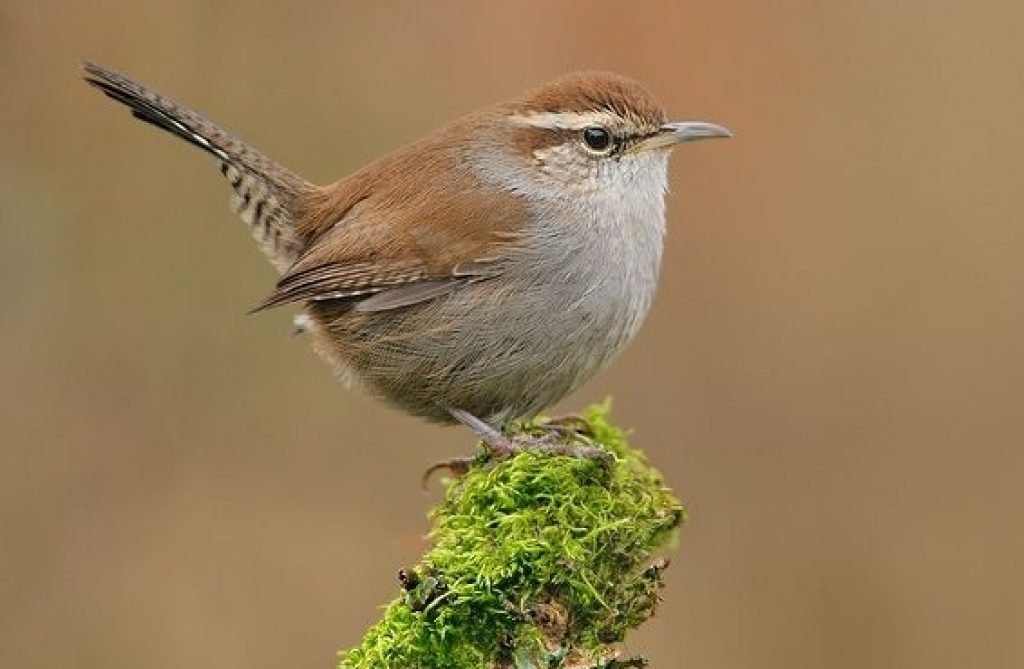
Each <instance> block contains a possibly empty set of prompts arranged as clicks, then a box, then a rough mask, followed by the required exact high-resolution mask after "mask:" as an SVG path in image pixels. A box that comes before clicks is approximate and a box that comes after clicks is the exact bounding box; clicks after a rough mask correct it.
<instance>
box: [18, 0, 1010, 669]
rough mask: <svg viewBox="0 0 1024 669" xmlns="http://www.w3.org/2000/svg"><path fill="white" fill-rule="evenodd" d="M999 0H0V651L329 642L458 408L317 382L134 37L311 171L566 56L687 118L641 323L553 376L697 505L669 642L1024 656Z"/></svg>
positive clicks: (224, 194)
mask: <svg viewBox="0 0 1024 669" xmlns="http://www.w3.org/2000/svg"><path fill="white" fill-rule="evenodd" d="M1022 25H1024V4H1021V3H1011V2H1003V3H1000V2H988V3H977V2H968V1H967V0H961V1H959V2H953V1H945V0H928V1H925V0H919V1H917V2H893V1H892V0H865V1H862V2H830V3H821V2H813V1H811V0H781V1H780V2H771V3H767V2H756V1H753V0H749V1H745V2H699V1H692V2H647V3H642V4H641V3H626V2H605V1H599V0H587V1H586V2H563V3H549V2H542V1H533V2H515V3H512V2H507V3H478V2H471V1H469V0H467V1H465V2H436V3H429V4H428V3H415V2H381V3H373V4H371V3H356V2H346V3H342V2H321V3H289V4H286V3H278V4H276V5H274V4H272V3H243V2H221V3H214V2H208V1H200V0H185V1H182V2H175V3H134V2H127V1H125V0H111V1H109V2H99V3H58V2H50V1H46V0H42V1H33V2H29V1H28V0H25V1H14V0H3V1H2V2H0V76H2V81H3V93H2V103H0V230H2V233H3V237H2V242H0V666H3V667H21V668H35V667H57V666H75V667H79V668H84V669H88V668H90V667H97V668H98V667H122V666H123V667H146V668H147V669H171V668H178V667H211V668H214V667H215V668H217V669H229V668H233V667H238V668H242V667H245V668H246V669H257V668H268V669H269V668H280V667H290V668H292V669H294V668H297V667H302V668H309V669H315V668H319V669H324V668H328V667H332V666H333V665H334V662H335V658H334V653H335V651H336V650H337V649H340V648H344V647H347V646H350V645H353V644H354V643H356V642H357V641H358V639H359V638H360V636H361V634H362V632H363V630H364V629H365V628H366V626H367V625H368V624H370V623H371V622H372V621H373V620H374V619H375V618H376V616H377V607H378V606H379V605H381V604H383V603H384V602H386V601H387V600H389V599H390V598H391V597H392V596H394V595H395V594H396V590H397V584H396V580H395V572H396V570H397V569H398V568H399V567H400V566H403V565H407V564H410V563H412V562H413V561H414V560H415V559H416V557H417V556H418V555H419V554H420V553H421V551H422V550H423V549H424V542H423V539H422V535H423V534H424V532H425V531H426V530H427V528H428V524H427V521H426V518H425V512H426V509H427V507H428V505H429V504H431V503H433V502H434V501H436V500H437V499H438V496H439V491H438V489H437V486H436V484H435V486H434V488H433V489H432V490H431V491H430V492H429V493H424V492H422V491H421V490H420V488H419V475H420V473H421V472H422V471H423V469H424V467H426V466H427V465H428V464H429V463H431V462H433V461H435V460H437V459H439V458H443V457H446V456H451V455H456V454H459V453H466V452H469V451H470V449H471V439H470V438H469V435H468V433H467V432H466V431H464V430H455V429H444V428H440V427H436V426H431V425H427V424H425V423H422V422H419V421H417V420H415V419H412V418H408V417H406V416H404V415H402V414H400V413H398V412H396V411H393V410H391V409H389V408H387V407H384V406H383V405H381V404H379V403H377V402H375V401H372V400H369V399H366V398H362V397H359V396H356V395H354V394H352V393H349V392H346V391H344V390H343V389H342V388H341V387H340V386H339V385H338V384H337V383H336V382H335V381H334V379H333V378H332V375H331V373H330V371H329V370H328V368H327V367H326V366H325V365H323V364H322V363H321V362H320V361H319V360H318V359H317V358H316V357H315V356H314V355H313V354H312V353H311V352H310V351H309V350H308V347H307V343H306V342H305V341H303V340H302V339H301V338H292V337H290V336H289V331H290V317H291V314H290V313H289V312H288V310H287V309H285V310H279V311H275V312H273V313H268V314H261V315H259V316H255V317H252V316H246V315H245V312H246V310H247V309H248V308H249V307H251V306H252V305H254V304H255V303H256V301H258V300H259V299H260V298H262V297H263V296H265V295H266V294H267V291H268V290H269V288H270V287H271V285H272V284H273V281H274V274H273V271H272V270H271V268H270V267H269V266H268V265H267V264H266V263H265V262H264V260H263V259H262V257H261V256H260V254H259V253H258V251H257V250H256V248H255V246H254V244H252V242H251V241H250V240H249V238H248V235H247V233H246V232H245V230H244V227H243V225H242V224H241V223H240V222H239V221H238V220H236V219H235V218H234V217H233V215H232V214H231V213H230V212H229V211H228V208H227V199H228V188H227V187H226V185H225V184H224V183H223V182H222V179H221V178H220V175H219V174H218V172H217V169H216V165H215V164H214V163H213V161H211V160H209V159H207V158H206V157H205V156H203V155H201V154H200V153H199V152H198V151H195V150H194V149H192V148H190V147H188V146H187V145H186V144H184V143H183V142H179V141H176V140H173V139H172V138H170V137H168V136H164V135H163V134H161V133H158V132H157V131H155V130H154V129H152V128H149V127H146V126H145V125H143V124H141V123H138V122H136V121H133V120H132V119H131V118H130V117H129V116H128V114H127V113H125V110H123V109H121V108H118V107H116V106H115V105H114V104H113V103H111V102H109V101H107V100H105V99H104V98H102V96H100V95H98V94H97V93H96V92H95V91H93V90H90V89H88V88H87V87H86V86H85V85H84V84H83V83H82V82H81V81H80V79H79V72H78V62H79V60H80V59H83V58H89V59H94V60H96V61H98V62H100V63H103V64H105V65H108V66H110V67H113V68H115V69H121V70H124V71H126V72H128V73H129V74H131V75H133V76H135V77H137V78H138V79H140V80H141V81H144V82H147V83H150V84H152V85H153V86H155V87H156V88H158V89H159V90H161V91H163V92H165V93H167V94H169V95H171V96H172V97H175V98H177V99H179V100H182V101H184V102H186V103H188V104H190V105H192V106H194V107H195V108H197V109H198V110H200V111H202V112H203V113H204V114H206V115H208V116H209V117H210V118H212V119H214V120H216V121H218V122H219V123H221V124H223V125H224V126H225V127H227V128H229V129H231V130H234V131H235V132H237V133H238V134H239V135H241V136H242V137H244V138H246V139H247V140H248V141H250V142H252V143H253V144H254V145H256V146H257V147H259V148H261V149H262V150H264V151H265V152H266V153H268V154H269V155H271V156H273V157H275V158H277V159H279V160H280V161H282V162H283V163H285V164H286V165H288V166H290V167H292V168H293V169H295V170H297V171H299V172H301V173H303V174H304V175H306V176H308V177H309V178H311V179H312V180H314V181H319V182H327V181H331V180H333V179H335V178H336V177H338V176H340V175H343V174H345V173H347V172H349V171H351V170H353V169H355V168H357V167H358V166H360V165H362V164H364V163H365V162H367V161H369V160H370V159H372V158H374V157H376V156H378V155H380V154H382V153H384V152H386V151H388V150H390V149H393V148H395V147H398V146H400V145H402V144H403V143H405V142H407V141H410V140H412V139H414V138H416V137H418V136H419V135H421V134H423V133H425V132H427V131H429V130H430V129H432V128H434V127H436V126H438V125H440V124H442V123H443V122H445V121H446V120H448V119H450V118H452V117H454V116H456V115H458V114H461V113H463V112H466V111H469V110H471V109H474V108H477V107H479V106H482V105H484V104H487V103H490V102H493V101H496V100H499V99H502V98H505V97H507V96H510V95H513V94H516V93H518V92H519V91H520V90H521V89H523V88H525V87H526V86H528V85H532V84H535V83H538V82H540V81H543V80H546V79H548V78H550V77H552V76H555V75H558V74H560V73H563V72H565V71H567V70H572V69H577V68H606V69H613V70H617V71H620V72H623V73H626V74H629V75H631V76H633V77H635V78H637V79H639V80H641V81H643V82H644V83H645V84H646V85H647V86H648V87H649V88H650V89H651V90H652V91H654V92H655V93H656V95H658V96H659V97H660V98H661V100H662V101H663V102H664V104H665V106H666V107H667V109H668V110H669V113H670V116H672V117H673V118H700V119H707V120H714V121H718V122H720V123H723V124H726V125H728V126H729V127H730V128H732V129H733V130H735V131H736V135H737V136H736V138H735V139H734V140H731V141H729V142H708V143H701V144H699V145H690V146H685V147H683V148H682V149H681V150H679V151H677V153H676V155H675V159H674V161H673V168H672V177H671V183H672V193H671V195H670V200H669V212H670V213H669V216H670V219H671V220H670V225H669V229H670V233H669V238H668V247H667V251H666V258H665V267H664V273H663V280H662V283H661V287H660V292H659V295H658V299H657V301H656V303H655V306H654V309H653V313H652V315H651V317H650V319H649V320H648V322H647V324H646V327H645V328H644V330H643V331H642V333H641V335H640V337H639V340H638V341H637V342H636V343H635V344H634V345H633V346H632V347H631V348H630V349H629V350H628V351H627V352H626V353H625V354H624V355H623V356H622V357H621V358H620V359H619V360H618V361H617V363H616V364H615V365H614V367H613V368H612V369H610V370H609V371H608V372H606V373H604V374H603V375H602V376H600V377H599V378H598V379H596V380H595V381H593V382H592V383H590V384H589V385H587V386H586V387H584V388H583V389H582V390H580V391H579V392H578V393H576V394H575V395H574V396H572V397H571V398H569V399H567V400H566V401H565V402H563V404H562V405H561V406H560V407H559V409H562V410H572V409H575V408H579V407H580V406H582V405H584V404H586V403H589V402H591V401H596V400H600V399H602V398H604V397H605V396H606V395H613V396H614V398H615V417H616V418H617V419H618V420H619V421H620V422H622V423H623V424H626V425H630V426H633V427H635V441H636V443H637V444H639V445H641V446H642V447H643V448H644V449H645V450H646V451H647V452H648V454H649V455H650V456H651V458H652V459H653V460H654V461H655V462H656V463H657V464H658V465H659V466H660V468H661V469H662V470H663V472H664V474H665V476H666V478H667V480H668V482H669V483H670V484H671V485H673V486H674V487H675V488H676V490H677V492H678V493H679V495H680V496H681V497H682V498H683V499H684V500H685V501H686V502H687V504H688V506H689V508H690V510H691V514H692V520H691V522H690V523H689V524H688V525H687V526H686V527H685V529H684V531H683V533H682V536H681V541H680V546H679V549H678V550H677V551H676V553H675V554H674V563H673V567H672V569H671V570H670V571H669V574H668V587H667V589H666V591H665V601H664V604H663V606H662V608H661V609H660V611H659V615H658V616H657V617H656V618H655V619H654V620H653V621H651V622H650V623H649V624H648V625H647V626H646V627H645V628H644V629H643V630H641V631H640V632H639V633H638V634H636V635H635V636H634V637H632V638H631V640H630V644H629V646H630V649H632V650H634V651H637V652H644V653H646V654H647V655H648V656H649V657H650V658H651V660H652V661H653V666H654V667H701V668H723V669H724V668H734V667H735V668H739V667H759V668H761V669H770V668H774V667H780V668H781V667H786V668H787V669H788V668H791V667H829V668H830V669H836V668H845V667H849V668H851V669H853V668H857V669H861V668H863V667H873V668H881V667H899V668H901V669H903V668H909V667H921V668H924V667H928V668H929V669H934V668H936V667H963V666H984V667H987V668H989V669H994V668H996V667H1020V666H1022V664H1024V635H1022V634H1021V630H1022V623H1024V576H1022V565H1024V522H1022V521H1024V512H1022V508H1024V487H1022V483H1024V482H1022V474H1024V448H1022V446H1024V417H1022V411H1024V409H1022V400H1024V393H1022V381H1024V378H1022V377H1024V343H1022V337H1024V311H1022V292H1024V231H1022V230H1024V228H1022V223H1024V221H1022V213H1024V201H1022V199H1024V198H1022V183H1024V159H1022V155H1024V151H1022V149H1024V123H1022V117H1024V114H1022V112H1024V47H1022V45H1021V40H1020V28H1021V26H1022Z"/></svg>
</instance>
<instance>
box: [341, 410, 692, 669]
mask: <svg viewBox="0 0 1024 669" xmlns="http://www.w3.org/2000/svg"><path fill="white" fill-rule="evenodd" d="M541 425H543V421H535V422H532V423H527V424H523V425H521V426H519V427H518V428H517V430H518V431H519V432H523V433H539V432H541V431H542V428H541V427H540V426H541ZM565 438H566V439H572V440H578V441H580V442H581V443H586V444H588V445H597V446H600V447H602V448H604V449H606V450H607V451H609V452H610V453H611V454H612V456H613V457H612V458H609V459H608V460H607V461H602V460H601V459H585V460H584V459H577V458H570V457H555V456H549V455H542V454H537V453H524V454H521V455H518V456H516V457H514V458H511V459H509V460H505V461H503V462H499V463H497V464H488V463H487V462H486V461H485V460H484V459H483V458H481V459H480V460H479V461H478V463H477V464H475V465H474V466H473V467H471V468H470V470H469V471H468V472H467V473H466V474H465V475H463V476H461V477H460V478H458V479H457V480H455V481H453V482H451V483H450V484H449V487H448V490H447V493H446V495H445V499H444V501H443V502H442V503H441V504H440V506H438V507H437V508H436V509H434V511H433V512H432V519H433V522H434V529H433V530H432V532H431V535H430V538H431V540H432V542H433V548H432V549H431V550H430V551H429V552H428V553H427V554H426V555H425V556H424V557H423V560H422V561H421V562H420V564H419V565H417V566H416V567H415V568H412V569H405V570H403V571H402V572H401V574H400V581H401V585H402V589H403V591H404V592H403V594H402V595H401V596H400V597H399V598H398V599H396V600H395V601H393V602H392V603H391V604H390V605H388V607H387V608H386V609H385V611H384V615H383V618H382V619H381V620H380V622H378V623H377V624H376V625H374V626H373V627H372V628H371V629H370V630H369V631H368V632H367V634H366V636H365V638H364V639H363V641H362V643H361V644H360V645H359V646H357V647H356V648H353V649H351V650H349V651H346V652H344V653H342V655H341V662H340V668H341V669H384V668H387V669H392V668H394V669H419V668H423V669H426V668H428V667H429V668H437V669H471V668H472V669H482V668H490V667H493V668H496V669H497V668H505V667H508V668H510V669H511V668H514V669H541V668H547V667H563V668H566V669H568V668H570V667H571V668H574V669H576V668H583V667H586V668H595V669H596V668H602V669H611V668H613V667H628V666H642V661H640V660H636V659H631V660H622V659H620V656H619V653H620V649H619V645H618V644H619V642H621V641H622V640H623V638H624V637H625V634H626V632H627V631H628V630H630V629H632V628H634V627H637V626H638V625H640V624H641V623H643V622H644V621H645V620H646V619H647V618H649V617H650V616H651V615H652V614H653V613H654V608H655V605H656V604H657V601H658V593H659V590H660V589H661V585H662V571H663V570H664V567H665V564H666V563H665V562H664V561H657V560H656V561H653V562H652V559H653V558H654V553H655V552H656V551H657V550H658V549H660V548H662V547H663V546H664V545H665V543H666V542H667V541H668V539H669V538H670V537H671V536H672V534H673V531H674V530H675V529H676V528H678V527H679V526H680V525H681V524H682V522H683V520H684V517H685V513H684V510H683V507H682V506H681V505H680V503H679V502H678V501H677V500H676V499H675V498H674V497H673V496H672V494H671V493H670V492H669V491H668V490H667V489H666V488H665V487H664V485H663V484H662V481H661V477H660V476H659V474H658V472H657V471H655V470H654V469H653V468H652V467H651V466H650V465H649V464H648V463H647V461H646V459H645V458H644V457H643V455H642V454H641V453H640V452H639V451H637V450H635V449H633V448H631V447H630V446H629V444H628V443H627V440H626V437H625V434H624V433H623V431H622V430H621V429H619V428H618V427H616V426H614V425H612V424H611V423H610V422H608V420H607V407H603V406H598V407H591V408H590V409H588V410H587V411H586V412H584V414H583V416H582V422H581V424H580V426H579V432H578V433H572V434H568V435H567V436H566V437H565Z"/></svg>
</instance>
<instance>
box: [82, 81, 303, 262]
mask: <svg viewBox="0 0 1024 669" xmlns="http://www.w3.org/2000/svg"><path fill="white" fill-rule="evenodd" d="M82 69H83V70H84V77H85V80H86V81H87V82H89V83H90V84H92V85H93V86H95V87H97V88H99V89H100V90H101V91H103V92H104V93H105V94H106V95H107V96H109V97H111V98H113V99H114V100H117V101H118V102H120V103H121V104H124V105H126V106H127V107H128V108H129V109H131V112H132V115H133V116H135V117H136V118H138V119H141V120H143V121H145V122H146V123H150V124H152V125H155V126H156V127H158V128H161V129H163V130H166V131H167V132H169V133H171V134H172V135H175V136H176V137H180V138H181V139H183V140H185V141H186V142H188V143H189V144H192V145H194V146H197V147H199V148H200V149H203V150H204V151H206V152H208V153H210V154H211V155H213V156H214V157H216V158H217V159H218V160H220V162H221V172H222V173H223V174H224V176H225V177H226V178H227V180H228V182H229V183H230V184H231V187H232V189H234V196H233V197H232V200H231V204H232V208H233V209H234V211H235V212H236V213H237V214H238V215H239V216H240V217H241V218H242V220H243V221H245V222H246V224H248V226H249V229H250V231H251V232H252V235H253V237H254V238H255V239H256V241H257V243H259V245H260V247H261V249H262V250H263V252H264V253H265V254H266V255H267V257H268V258H270V261H271V262H272V263H274V265H275V266H277V268H278V269H279V270H280V271H284V270H285V269H287V268H288V267H289V266H290V265H291V264H292V262H294V260H295V258H296V256H297V255H298V253H299V251H300V250H301V247H302V243H301V239H300V238H299V235H298V234H297V233H296V231H295V229H294V225H293V223H294V221H295V220H296V219H297V218H298V217H299V215H300V208H301V207H302V203H303V201H304V196H305V195H307V194H308V193H309V192H310V191H311V190H312V189H313V188H314V187H313V186H312V185H311V184H309V183H308V182H307V181H305V180H304V179H303V178H302V177H300V176H298V175H297V174H295V173H294V172H291V171H290V170H288V169H287V168H285V167H282V166H281V165H279V164H277V163H275V162H274V161H273V160H271V159H270V158H267V157H266V156H265V155H263V154H262V153H260V152H259V151H257V150H256V149H254V148H252V147H251V146H249V145H248V144H246V143H245V142H243V141H241V140H239V139H237V138H235V137H233V136H232V135H231V134H229V133H228V132H226V131H225V130H223V129H221V128H220V127H218V126H217V125H215V124H214V123H212V122H211V121H208V120H207V119H205V118H203V117H202V116H201V115H199V114H198V113H196V112H194V111H192V110H191V109H189V108H188V107H185V106H184V105H181V104H178V103H177V102H175V101H173V100H171V99H168V98H165V97H164V96H162V95H160V94H159V93H157V92H155V91H153V90H150V89H148V88H146V87H145V86H143V85H141V84H138V83H136V82H134V81H132V80H131V79H129V78H128V77H125V76H124V75H121V74H118V73H117V72H112V71H110V70H107V69H105V68H103V67H100V66H99V65H95V64H93V63H83V65H82Z"/></svg>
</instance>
